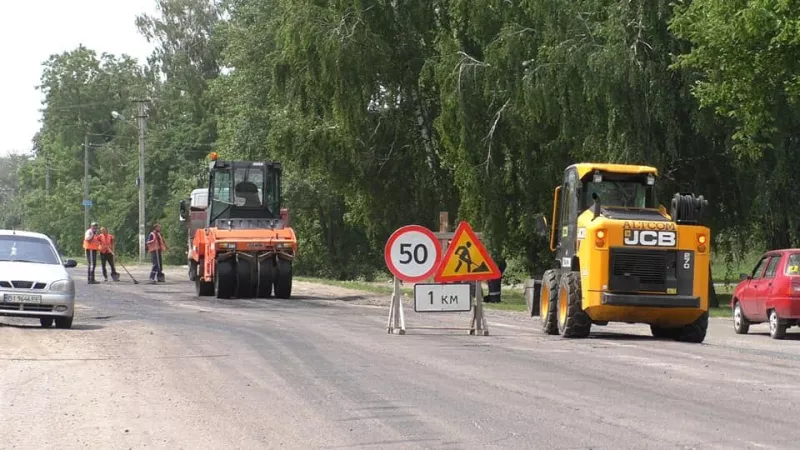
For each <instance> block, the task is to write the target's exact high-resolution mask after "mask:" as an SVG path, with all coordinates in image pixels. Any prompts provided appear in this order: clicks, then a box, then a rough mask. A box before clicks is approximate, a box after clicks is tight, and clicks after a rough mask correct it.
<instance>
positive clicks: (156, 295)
mask: <svg viewBox="0 0 800 450" xmlns="http://www.w3.org/2000/svg"><path fill="white" fill-rule="evenodd" d="M129 269H130V268H129ZM74 273H75V278H76V279H77V280H79V281H78V282H77V286H78V294H79V306H78V311H77V316H76V319H75V325H74V329H72V330H58V329H55V328H52V329H41V328H40V327H39V326H38V321H35V322H34V321H26V320H18V319H10V318H0V324H2V325H0V339H2V342H3V345H2V347H0V423H2V424H3V426H2V431H0V442H1V443H2V447H3V448H19V449H28V448H59V449H70V448H103V449H115V448H123V449H127V448H170V449H180V448H183V449H193V450H194V449H205V448H210V449H219V448H225V449H231V448H297V449H311V448H329V449H334V448H355V449H362V448H404V449H405V448H437V449H475V448H519V449H533V448H542V449H577V448H592V449H601V448H607V449H626V448H631V449H647V448H702V449H707V448H714V449H716V448H719V449H732V448H797V447H798V445H800V444H798V442H800V427H798V426H797V417H796V414H795V413H793V412H792V411H794V410H795V408H794V407H793V406H792V405H794V404H797V402H798V400H800V389H798V386H799V383H798V381H797V379H798V374H800V342H799V341H798V340H797V338H798V337H800V334H792V331H794V330H792V331H790V334H789V338H788V339H787V340H785V341H774V340H771V339H770V338H769V336H768V334H767V329H766V326H765V325H759V326H754V327H753V328H752V331H751V334H750V335H747V336H737V335H735V334H734V333H733V331H732V327H731V324H730V321H729V320H725V319H712V321H711V326H710V332H709V337H708V339H707V340H706V342H705V343H704V344H702V345H696V344H685V343H678V342H672V341H666V340H656V339H654V338H652V337H650V335H649V329H648V328H647V327H644V326H635V325H610V326H607V327H596V328H594V329H593V335H592V337H591V338H589V339H585V340H568V339H562V338H560V337H558V336H555V337H553V336H545V335H543V334H542V333H540V332H539V330H538V323H537V322H535V321H532V320H531V319H527V318H525V317H524V314H521V313H514V312H503V311H488V321H489V329H490V331H491V335H490V336H469V335H468V334H467V332H465V331H436V330H409V331H408V334H406V335H404V336H399V335H390V334H387V332H386V319H387V309H386V307H385V306H384V307H378V306H371V305H375V304H384V305H385V304H386V302H387V301H388V298H386V297H385V296H380V295H375V294H369V293H361V292H357V291H350V290H346V289H342V288H338V287H332V286H321V285H314V284H309V283H300V282H297V283H296V284H295V291H294V293H295V294H296V296H297V298H295V299H292V300H226V301H218V300H215V299H214V298H202V299H198V298H197V297H195V296H194V295H193V289H192V285H191V284H190V283H189V282H188V281H186V277H185V270H184V269H170V270H168V271H167V283H166V284H163V285H155V286H153V285H147V284H144V283H142V284H139V285H133V284H131V283H130V281H129V280H128V279H126V278H124V277H125V273H124V272H123V273H122V275H123V280H122V281H121V282H119V283H108V284H101V285H95V286H87V285H86V284H85V282H84V281H83V280H84V275H83V271H82V270H80V268H78V269H75V270H74ZM133 273H134V275H136V276H137V278H138V279H139V280H140V281H142V280H144V279H146V274H145V271H144V269H139V268H134V270H133ZM406 320H407V326H412V325H442V326H453V325H457V326H467V325H468V324H469V318H468V316H466V315H465V314H464V313H455V314H452V313H451V314H433V315H422V314H415V313H414V312H413V308H408V307H407V308H406Z"/></svg>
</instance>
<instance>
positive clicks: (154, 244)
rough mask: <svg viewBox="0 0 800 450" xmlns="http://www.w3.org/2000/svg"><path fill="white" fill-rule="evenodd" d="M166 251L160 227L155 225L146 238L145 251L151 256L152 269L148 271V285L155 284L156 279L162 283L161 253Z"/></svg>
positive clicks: (162, 263)
mask: <svg viewBox="0 0 800 450" xmlns="http://www.w3.org/2000/svg"><path fill="white" fill-rule="evenodd" d="M166 250H167V243H166V242H164V237H163V236H162V235H161V225H160V224H158V223H156V224H154V225H153V230H152V231H151V232H150V235H149V236H147V251H148V252H149V253H152V254H153V268H152V269H150V284H155V283H156V279H157V280H158V282H161V283H163V282H164V271H163V268H164V260H163V258H162V253H163V252H165V251H166Z"/></svg>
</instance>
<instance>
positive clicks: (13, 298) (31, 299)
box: [3, 294, 42, 303]
mask: <svg viewBox="0 0 800 450" xmlns="http://www.w3.org/2000/svg"><path fill="white" fill-rule="evenodd" d="M3 301H4V302H6V303H42V296H41V295H29V294H5V295H3Z"/></svg>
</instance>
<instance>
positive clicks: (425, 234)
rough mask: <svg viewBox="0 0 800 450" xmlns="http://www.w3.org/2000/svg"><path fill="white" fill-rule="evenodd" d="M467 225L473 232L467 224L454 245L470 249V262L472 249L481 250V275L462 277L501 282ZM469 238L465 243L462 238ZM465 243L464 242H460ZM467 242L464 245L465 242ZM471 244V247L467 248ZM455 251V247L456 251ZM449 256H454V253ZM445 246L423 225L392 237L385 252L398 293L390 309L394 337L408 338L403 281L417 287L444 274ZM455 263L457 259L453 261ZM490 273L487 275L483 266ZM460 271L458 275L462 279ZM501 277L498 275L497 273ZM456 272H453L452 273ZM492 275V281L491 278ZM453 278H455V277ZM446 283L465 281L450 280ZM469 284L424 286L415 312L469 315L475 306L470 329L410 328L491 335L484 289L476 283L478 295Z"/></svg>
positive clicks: (417, 293) (416, 292) (416, 289)
mask: <svg viewBox="0 0 800 450" xmlns="http://www.w3.org/2000/svg"><path fill="white" fill-rule="evenodd" d="M464 225H466V227H467V228H469V225H468V224H466V222H462V224H461V225H459V228H458V230H457V231H456V234H455V235H454V238H455V239H454V241H453V243H454V244H455V243H456V242H459V243H460V244H459V245H462V246H466V247H465V248H467V253H466V256H464V255H462V254H461V253H459V255H461V257H462V258H470V257H472V255H471V254H470V253H469V252H470V248H472V247H475V248H477V252H478V253H476V254H475V255H474V258H475V260H476V261H478V268H477V269H478V271H477V272H475V271H474V270H473V272H474V273H472V274H471V275H470V274H467V276H462V277H461V278H462V279H463V281H475V280H485V279H492V278H498V277H499V276H500V275H499V273H500V271H499V270H497V266H496V265H495V264H494V261H492V260H491V258H489V256H488V255H487V254H486V250H485V249H484V248H483V245H482V244H481V243H480V241H479V240H478V238H477V237H476V236H475V233H474V232H473V231H472V229H471V228H469V229H468V231H466V232H465V231H464V229H463V228H464ZM465 233H469V234H468V235H465V236H466V237H465V238H463V239H461V238H460V236H461V235H462V234H465ZM459 239H461V240H459ZM462 241H463V242H462ZM466 242H469V245H467V244H466ZM453 248H454V247H453ZM449 253H453V252H452V251H451V252H449ZM441 256H442V245H441V242H440V240H439V239H438V238H437V236H436V235H435V234H434V233H432V232H431V231H430V230H428V229H426V228H424V227H421V226H419V225H407V226H404V227H401V228H400V229H398V230H397V231H395V232H394V233H392V235H391V237H389V240H388V241H387V242H386V248H385V249H384V259H385V260H386V266H387V267H388V268H389V270H390V271H391V272H392V274H394V289H393V290H392V301H391V305H390V306H389V321H388V324H387V329H388V332H389V333H394V331H395V330H397V331H398V332H399V334H405V332H406V326H405V315H404V312H403V294H402V292H401V289H400V280H403V281H407V282H410V283H417V282H419V281H423V280H426V279H428V278H430V277H431V276H432V275H433V274H434V273H436V271H437V268H438V269H439V270H440V271H441V268H440V266H441V264H442V263H444V262H446V261H447V258H445V259H444V260H442V258H441ZM450 258H451V259H453V257H452V256H451V257H450ZM481 264H483V266H485V267H487V268H488V269H487V270H486V271H485V273H484V272H483V269H482V267H483V266H481ZM459 270H460V267H459V268H458V269H455V273H456V275H457V276H458V272H459ZM492 270H493V271H494V272H496V273H497V275H496V276H495V275H494V272H492ZM451 271H452V270H451ZM487 274H488V278H487ZM451 278H452V276H451ZM445 281H462V280H452V279H447V280H445ZM471 287H472V286H471V284H469V283H458V284H446V283H423V284H417V285H415V286H414V311H415V312H469V311H470V310H472V306H473V302H475V303H474V306H475V308H474V313H473V314H472V321H471V323H470V327H469V328H449V327H444V328H443V327H425V326H419V327H409V328H414V329H431V328H433V329H453V330H469V332H470V334H472V335H483V336H488V335H489V328H488V326H487V324H486V318H485V317H484V315H483V303H482V301H481V299H482V298H483V292H482V291H483V289H482V287H481V283H480V282H479V281H478V282H476V283H475V289H474V292H472V291H473V290H472V289H471Z"/></svg>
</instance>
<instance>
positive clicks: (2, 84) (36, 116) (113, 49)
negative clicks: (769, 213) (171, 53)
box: [0, 0, 156, 155]
mask: <svg viewBox="0 0 800 450" xmlns="http://www.w3.org/2000/svg"><path fill="white" fill-rule="evenodd" d="M155 11H156V3H155V0H24V1H16V0H7V1H4V2H3V5H2V6H0V61H2V63H0V65H1V66H2V69H0V101H2V108H0V133H2V139H0V155H5V154H8V153H10V152H14V153H20V152H24V153H28V151H29V150H30V148H31V146H32V144H31V139H32V138H33V135H34V134H35V133H36V132H37V131H38V130H39V126H40V125H41V124H40V123H39V120H40V118H41V114H40V113H39V109H40V108H42V104H41V101H42V95H41V92H40V91H38V90H36V88H35V87H36V86H37V85H38V84H39V78H40V76H41V67H42V66H41V64H42V63H43V62H44V61H45V60H46V59H47V58H48V57H49V56H50V55H51V54H53V53H61V52H64V51H69V50H72V49H74V48H76V47H77V46H78V45H79V44H83V45H84V46H86V47H88V48H90V49H93V50H94V51H96V52H97V54H98V55H100V54H101V53H102V52H108V53H113V54H116V55H121V54H122V53H127V54H128V55H130V56H132V57H134V58H137V59H138V60H139V63H140V64H142V63H144V62H146V60H147V57H148V56H149V55H150V53H151V52H152V49H153V46H152V45H151V44H148V42H147V40H145V38H144V37H143V36H141V35H140V34H139V33H138V31H137V30H136V24H135V22H134V21H135V19H136V16H137V15H138V14H142V13H148V14H154V13H155Z"/></svg>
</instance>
